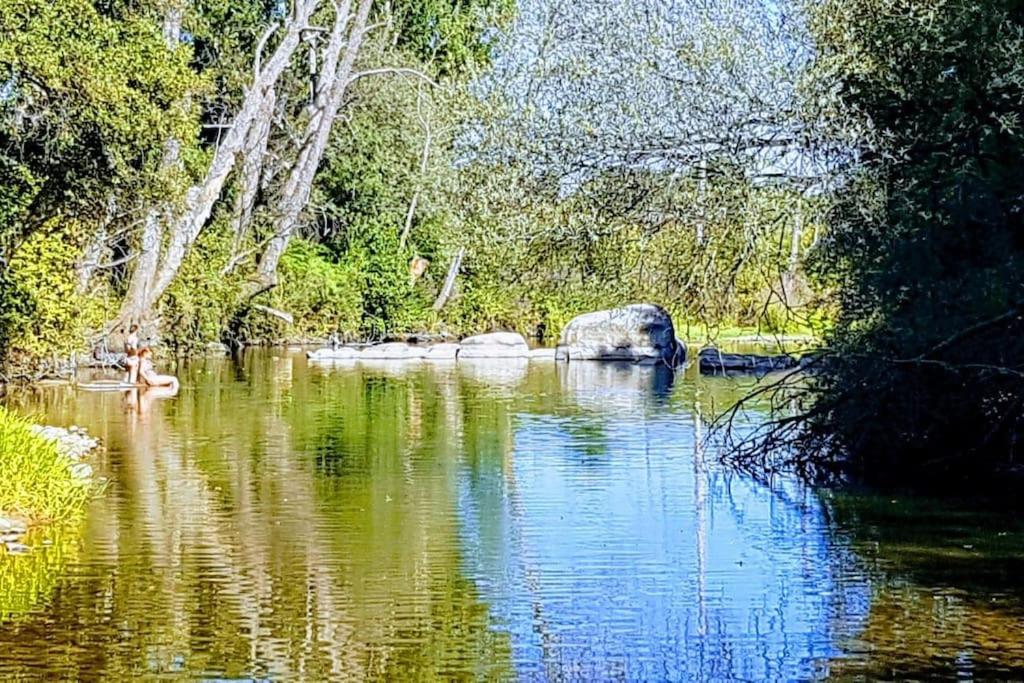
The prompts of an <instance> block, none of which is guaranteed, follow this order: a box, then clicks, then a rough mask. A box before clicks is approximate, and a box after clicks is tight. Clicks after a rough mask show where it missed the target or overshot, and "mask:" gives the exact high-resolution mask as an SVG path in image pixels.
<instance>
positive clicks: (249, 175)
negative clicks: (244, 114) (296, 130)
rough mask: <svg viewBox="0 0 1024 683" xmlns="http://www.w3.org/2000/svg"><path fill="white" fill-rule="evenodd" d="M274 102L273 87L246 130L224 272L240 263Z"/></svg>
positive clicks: (261, 171)
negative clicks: (231, 240) (247, 136)
mask: <svg viewBox="0 0 1024 683" xmlns="http://www.w3.org/2000/svg"><path fill="white" fill-rule="evenodd" d="M276 103H277V94H276V92H275V90H274V88H271V89H270V90H269V91H268V93H267V97H266V98H264V100H263V105H262V108H261V109H260V113H259V116H257V124H256V125H255V126H254V127H253V128H252V130H251V131H249V140H248V141H247V142H246V145H245V157H244V160H243V161H242V171H241V176H240V178H239V183H238V185H239V187H238V195H237V197H236V199H235V210H234V225H233V227H234V233H235V240H234V245H233V246H232V249H231V261H230V262H229V263H228V267H227V268H226V269H225V271H226V272H227V271H230V270H231V269H233V268H234V266H235V265H236V260H241V252H242V246H243V243H244V241H245V235H246V232H247V231H248V229H249V222H250V221H251V220H252V212H253V208H254V207H255V205H256V195H257V194H258V193H259V189H260V176H262V175H263V159H264V157H265V156H266V154H267V145H268V144H269V142H270V129H271V127H272V126H271V123H272V119H273V114H274V106H275V104H276Z"/></svg>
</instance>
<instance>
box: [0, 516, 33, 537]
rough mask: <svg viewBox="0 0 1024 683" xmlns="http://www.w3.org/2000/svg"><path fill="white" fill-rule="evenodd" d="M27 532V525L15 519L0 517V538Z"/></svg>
mask: <svg viewBox="0 0 1024 683" xmlns="http://www.w3.org/2000/svg"><path fill="white" fill-rule="evenodd" d="M26 531H28V525H27V524H25V523H24V522H22V521H20V520H17V519H10V518H7V517H0V536H9V535H21V534H23V533H25V532H26Z"/></svg>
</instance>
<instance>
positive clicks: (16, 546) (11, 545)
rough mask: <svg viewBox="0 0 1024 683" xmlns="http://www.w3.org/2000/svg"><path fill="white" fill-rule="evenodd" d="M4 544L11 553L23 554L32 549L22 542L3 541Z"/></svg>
mask: <svg viewBox="0 0 1024 683" xmlns="http://www.w3.org/2000/svg"><path fill="white" fill-rule="evenodd" d="M4 546H5V547H6V548H7V552H9V553H11V554H12V555H23V554H25V553H27V552H29V551H30V550H32V548H30V547H28V546H27V545H25V544H24V543H17V542H8V543H5V544H4Z"/></svg>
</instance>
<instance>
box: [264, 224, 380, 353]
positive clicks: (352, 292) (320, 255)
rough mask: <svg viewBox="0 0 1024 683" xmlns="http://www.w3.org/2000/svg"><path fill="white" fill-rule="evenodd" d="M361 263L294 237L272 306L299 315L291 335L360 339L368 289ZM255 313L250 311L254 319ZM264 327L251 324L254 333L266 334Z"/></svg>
mask: <svg viewBox="0 0 1024 683" xmlns="http://www.w3.org/2000/svg"><path fill="white" fill-rule="evenodd" d="M360 266H361V264H360V263H359V262H357V261H355V260H351V261H348V262H345V263H338V262H336V261H335V260H334V259H333V257H332V254H331V253H330V251H328V250H327V249H326V248H325V247H323V246H320V245H317V244H313V243H310V242H307V241H305V240H293V241H292V243H291V244H290V245H289V247H288V251H286V252H285V254H284V256H283V257H282V258H281V265H280V268H279V279H280V284H279V285H278V286H277V287H276V288H274V289H273V290H272V291H271V293H270V296H269V302H270V303H269V305H270V306H272V307H274V308H277V309H280V310H284V311H288V312H289V313H291V314H292V315H293V316H294V317H295V321H296V322H295V325H294V327H292V328H291V329H290V330H289V334H290V335H291V336H292V337H298V338H314V339H315V338H320V339H323V338H325V337H329V336H331V335H332V334H340V335H341V336H344V337H347V338H349V339H354V338H357V337H359V336H360V333H361V332H362V328H363V298H362V297H363V292H364V289H365V287H364V277H363V275H362V273H361V272H360ZM253 318H254V316H249V320H250V321H251V320H253ZM259 332H260V330H259V328H256V327H250V328H249V334H255V336H257V337H259V336H262V335H260V334H259ZM271 338H273V335H271Z"/></svg>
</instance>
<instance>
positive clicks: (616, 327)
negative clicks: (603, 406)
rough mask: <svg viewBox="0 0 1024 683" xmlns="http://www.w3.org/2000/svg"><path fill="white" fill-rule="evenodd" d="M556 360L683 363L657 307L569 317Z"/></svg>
mask: <svg viewBox="0 0 1024 683" xmlns="http://www.w3.org/2000/svg"><path fill="white" fill-rule="evenodd" d="M556 355H557V358H558V360H565V361H575V360H600V361H631V362H654V363H658V362H664V363H666V364H667V365H670V366H673V367H675V366H677V365H682V364H683V363H685V362H686V347H685V346H683V345H681V344H679V343H678V342H677V340H676V332H675V327H674V326H673V325H672V318H671V317H670V316H669V314H668V312H667V311H665V309H663V308H662V307H661V306H655V305H653V304H631V305H629V306H624V307H622V308H614V309H611V310H608V311H597V312H595V313H587V314H584V315H581V316H578V317H576V318H573V319H572V320H571V321H570V322H569V324H568V325H566V327H565V329H564V330H562V337H561V339H560V340H559V344H558V349H557V354H556Z"/></svg>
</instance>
